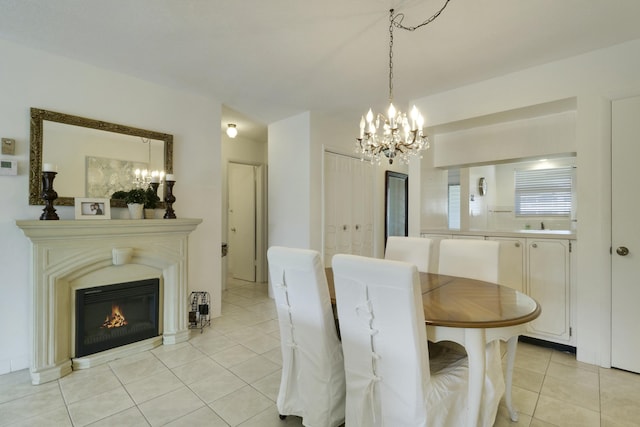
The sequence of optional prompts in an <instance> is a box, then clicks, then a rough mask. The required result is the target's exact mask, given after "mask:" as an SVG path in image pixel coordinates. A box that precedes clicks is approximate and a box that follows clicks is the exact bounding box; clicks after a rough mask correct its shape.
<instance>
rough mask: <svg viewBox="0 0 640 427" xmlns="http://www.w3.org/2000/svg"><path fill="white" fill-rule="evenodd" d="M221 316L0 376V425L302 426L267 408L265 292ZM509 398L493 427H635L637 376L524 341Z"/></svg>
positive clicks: (249, 286) (270, 370) (268, 306)
mask: <svg viewBox="0 0 640 427" xmlns="http://www.w3.org/2000/svg"><path fill="white" fill-rule="evenodd" d="M222 314H223V316H222V317H220V318H216V319H214V321H213V324H212V326H211V327H207V328H205V329H204V331H203V333H202V334H201V333H200V331H199V330H198V331H196V330H193V331H191V339H190V340H189V341H188V342H186V343H182V344H178V345H174V346H162V347H158V348H156V349H154V350H151V351H147V352H144V353H141V354H138V355H135V356H132V357H127V358H124V359H120V360H116V361H114V362H111V363H109V364H106V365H103V366H98V367H95V368H91V369H88V370H82V371H74V372H73V373H72V374H71V375H68V376H67V377H65V378H62V379H60V380H58V381H54V382H51V383H47V384H43V385H39V386H32V385H31V384H30V379H29V373H28V371H27V370H25V371H19V372H14V373H10V374H6V375H2V376H0V426H88V425H90V426H149V425H151V426H161V425H162V426H165V425H166V426H213V427H223V426H245V427H249V426H254V427H270V426H274V427H291V426H301V421H300V419H299V418H297V417H288V418H287V419H286V420H285V421H280V419H279V418H278V413H277V410H276V407H275V399H276V396H277V393H278V387H279V384H280V370H281V364H282V359H281V355H280V347H279V333H278V323H277V320H276V311H275V308H274V304H273V301H272V300H271V299H269V297H268V295H267V291H266V285H265V284H253V283H246V282H239V281H230V282H229V283H228V286H227V290H226V291H224V292H223V296H222ZM513 396H514V402H515V404H516V406H517V407H518V409H519V411H520V421H519V422H518V423H511V422H510V421H509V418H508V414H507V411H506V409H505V408H504V407H503V406H502V405H501V407H500V410H499V412H498V418H497V420H496V423H495V426H531V427H542V426H580V427H590V426H603V427H612V426H638V425H640V375H636V374H631V373H627V372H623V371H619V370H615V369H602V368H598V367H596V366H592V365H587V364H583V363H579V362H576V360H575V357H574V356H573V355H570V354H565V353H562V352H558V351H554V350H550V349H546V348H541V347H537V346H533V345H530V344H524V343H520V344H519V345H518V352H517V360H516V367H515V370H514V393H513Z"/></svg>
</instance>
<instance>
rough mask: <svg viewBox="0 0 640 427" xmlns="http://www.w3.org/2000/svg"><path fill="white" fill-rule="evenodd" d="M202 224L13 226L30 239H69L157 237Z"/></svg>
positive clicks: (126, 221) (175, 221) (56, 223)
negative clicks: (124, 236)
mask: <svg viewBox="0 0 640 427" xmlns="http://www.w3.org/2000/svg"><path fill="white" fill-rule="evenodd" d="M201 222H202V219H200V218H176V219H139V220H138V219H134V220H132V219H107V220H99V219H95V220H60V221H40V220H20V221H16V225H17V226H18V227H20V228H21V229H22V231H23V232H24V234H25V236H27V237H29V238H30V239H31V240H34V239H40V238H47V239H50V238H56V237H59V238H68V237H73V236H79V237H86V236H104V235H109V236H114V235H123V234H134V235H135V234H157V233H172V232H187V233H188V232H191V231H193V230H194V229H195V228H196V227H197V226H198V224H200V223H201Z"/></svg>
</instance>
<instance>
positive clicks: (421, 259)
mask: <svg viewBox="0 0 640 427" xmlns="http://www.w3.org/2000/svg"><path fill="white" fill-rule="evenodd" d="M430 252H431V239H427V238H424V237H404V236H389V237H388V238H387V247H386V249H385V252H384V259H390V260H394V261H404V262H408V263H410V264H413V265H415V266H416V267H418V271H420V272H423V273H428V272H429V256H430Z"/></svg>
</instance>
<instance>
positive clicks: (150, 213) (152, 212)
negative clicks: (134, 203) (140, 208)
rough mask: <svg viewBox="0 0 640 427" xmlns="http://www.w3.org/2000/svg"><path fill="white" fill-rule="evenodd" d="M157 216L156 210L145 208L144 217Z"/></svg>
mask: <svg viewBox="0 0 640 427" xmlns="http://www.w3.org/2000/svg"><path fill="white" fill-rule="evenodd" d="M155 217H156V210H155V209H150V208H145V209H144V219H153V218H155Z"/></svg>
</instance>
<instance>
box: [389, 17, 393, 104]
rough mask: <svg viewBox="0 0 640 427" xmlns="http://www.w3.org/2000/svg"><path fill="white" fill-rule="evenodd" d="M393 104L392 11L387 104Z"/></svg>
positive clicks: (391, 18)
mask: <svg viewBox="0 0 640 427" xmlns="http://www.w3.org/2000/svg"><path fill="white" fill-rule="evenodd" d="M392 102H393V9H391V10H390V11H389V103H392Z"/></svg>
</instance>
